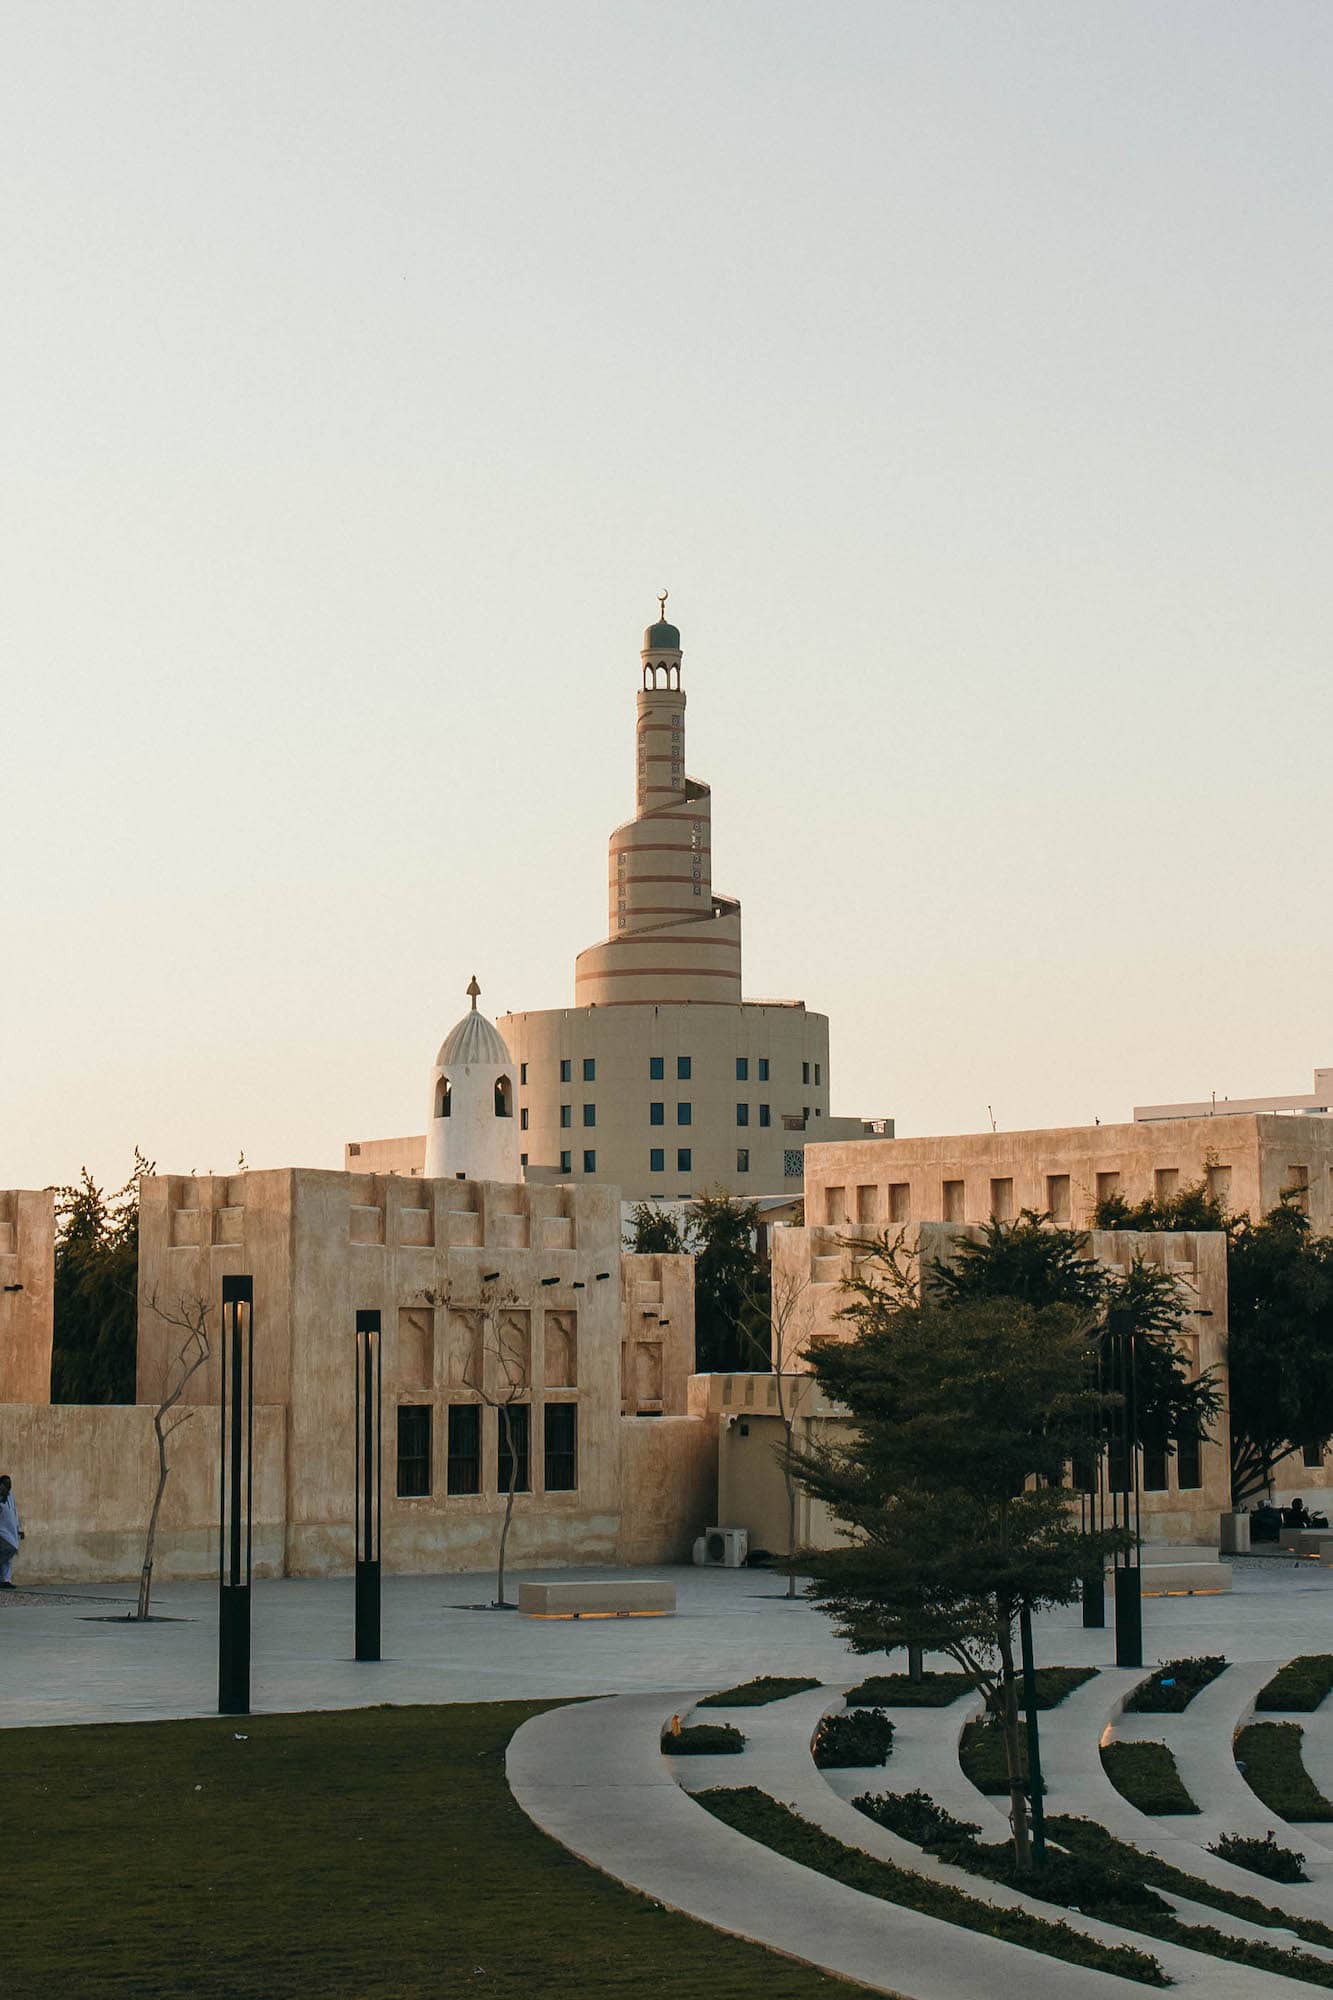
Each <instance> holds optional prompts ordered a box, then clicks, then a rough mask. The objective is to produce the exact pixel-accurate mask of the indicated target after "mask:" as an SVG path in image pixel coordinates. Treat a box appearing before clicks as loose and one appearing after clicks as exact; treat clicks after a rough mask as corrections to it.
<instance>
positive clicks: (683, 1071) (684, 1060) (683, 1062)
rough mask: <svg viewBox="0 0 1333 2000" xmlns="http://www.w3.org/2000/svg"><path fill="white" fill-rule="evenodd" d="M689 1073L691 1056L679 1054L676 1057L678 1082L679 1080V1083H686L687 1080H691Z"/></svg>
mask: <svg viewBox="0 0 1333 2000" xmlns="http://www.w3.org/2000/svg"><path fill="white" fill-rule="evenodd" d="M689 1074H690V1059H689V1057H688V1056H677V1057H676V1080H677V1082H678V1083H685V1082H687V1081H688V1080H689Z"/></svg>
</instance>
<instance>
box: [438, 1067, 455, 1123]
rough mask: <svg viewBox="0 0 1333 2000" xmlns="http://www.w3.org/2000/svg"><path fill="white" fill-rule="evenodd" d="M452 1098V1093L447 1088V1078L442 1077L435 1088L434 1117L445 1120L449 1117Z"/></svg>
mask: <svg viewBox="0 0 1333 2000" xmlns="http://www.w3.org/2000/svg"><path fill="white" fill-rule="evenodd" d="M452 1096H453V1093H452V1091H451V1090H450V1088H449V1079H448V1077H447V1076H442V1077H441V1078H440V1080H439V1082H438V1083H437V1084H436V1086H435V1116H436V1117H437V1118H447V1117H448V1116H449V1115H450V1112H451V1110H452V1105H451V1102H450V1100H451V1098H452Z"/></svg>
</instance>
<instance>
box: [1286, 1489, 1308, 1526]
mask: <svg viewBox="0 0 1333 2000" xmlns="http://www.w3.org/2000/svg"><path fill="white" fill-rule="evenodd" d="M1282 1518H1283V1520H1284V1521H1285V1522H1286V1524H1287V1526H1288V1527H1289V1528H1308V1527H1309V1526H1310V1515H1309V1511H1308V1509H1307V1508H1306V1505H1305V1502H1304V1501H1303V1500H1302V1499H1301V1497H1300V1495H1299V1494H1297V1496H1296V1498H1295V1499H1294V1500H1293V1501H1292V1503H1291V1505H1290V1507H1286V1508H1284V1509H1283V1514H1282Z"/></svg>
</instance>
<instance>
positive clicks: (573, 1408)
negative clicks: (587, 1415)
mask: <svg viewBox="0 0 1333 2000" xmlns="http://www.w3.org/2000/svg"><path fill="white" fill-rule="evenodd" d="M544 1423H545V1430H546V1468H545V1484H546V1490H547V1492H548V1493H573V1492H574V1491H575V1489H576V1488H577V1486H578V1483H579V1406H578V1404H577V1403H548V1404H547V1405H546V1415H545V1419H544Z"/></svg>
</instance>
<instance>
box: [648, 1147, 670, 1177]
mask: <svg viewBox="0 0 1333 2000" xmlns="http://www.w3.org/2000/svg"><path fill="white" fill-rule="evenodd" d="M648 1171H649V1173H650V1174H664V1173H665V1172H666V1152H665V1150H664V1149H663V1148H662V1147H661V1146H650V1147H649V1149H648Z"/></svg>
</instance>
